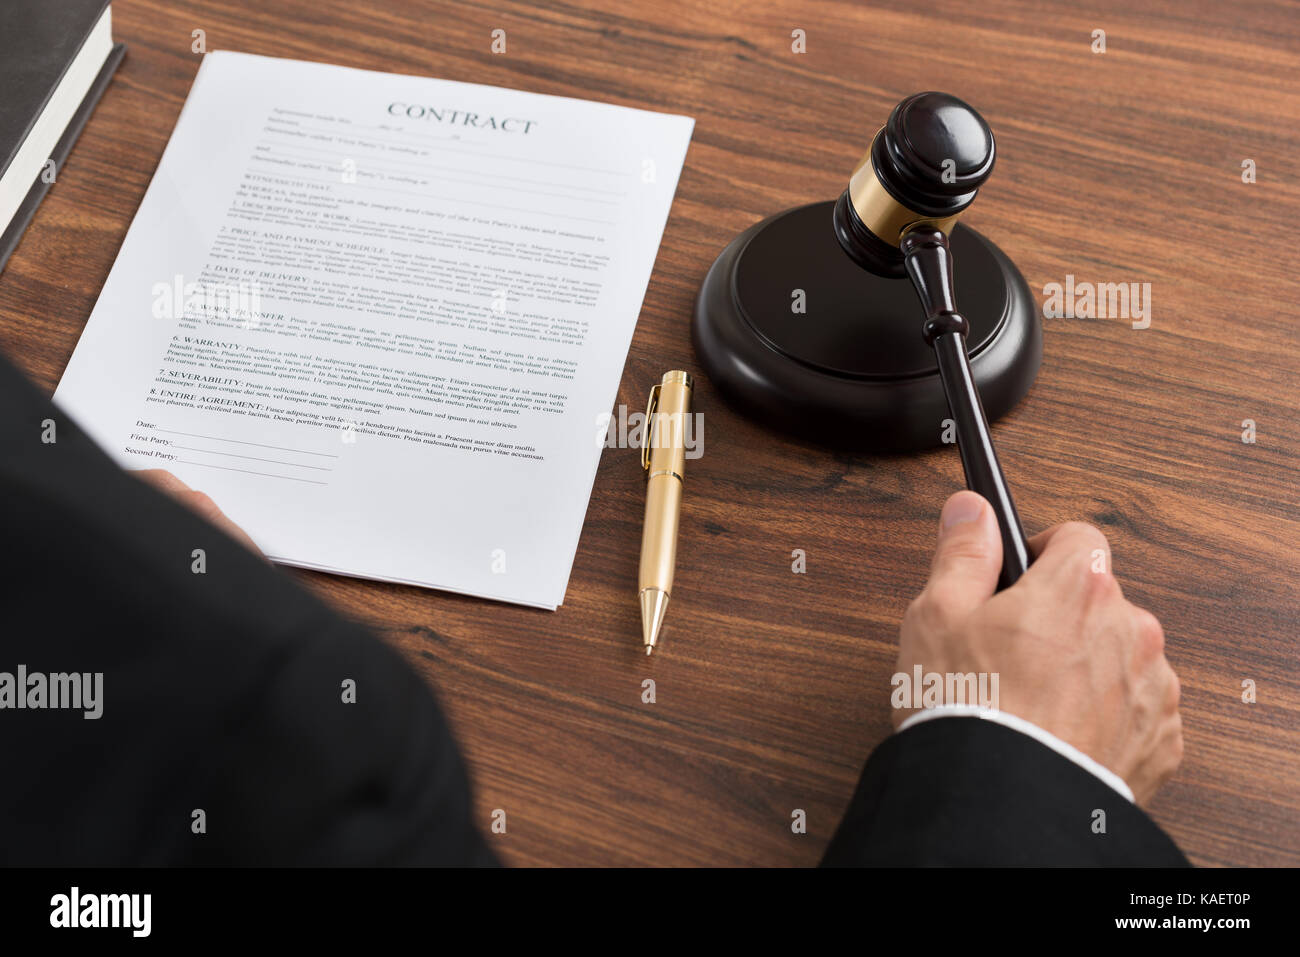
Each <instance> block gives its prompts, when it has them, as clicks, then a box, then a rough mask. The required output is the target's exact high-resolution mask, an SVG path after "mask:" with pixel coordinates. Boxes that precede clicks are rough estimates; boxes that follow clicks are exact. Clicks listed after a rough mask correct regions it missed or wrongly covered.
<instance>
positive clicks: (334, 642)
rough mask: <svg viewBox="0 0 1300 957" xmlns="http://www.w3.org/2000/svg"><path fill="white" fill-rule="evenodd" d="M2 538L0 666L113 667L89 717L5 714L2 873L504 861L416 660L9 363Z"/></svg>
mask: <svg viewBox="0 0 1300 957" xmlns="http://www.w3.org/2000/svg"><path fill="white" fill-rule="evenodd" d="M47 421H53V423H54V428H55V432H54V438H55V441H54V442H52V443H51V442H46V441H42V438H43V435H44V436H45V437H47V438H48V437H49V429H48V427H47V426H46V425H44V423H46V422H47ZM160 464H162V463H160ZM320 520H321V521H322V522H328V521H331V516H329V515H322V516H320ZM0 541H3V542H4V543H5V547H4V548H3V549H0V615H3V619H2V620H3V629H2V630H0V672H8V673H10V674H14V673H16V669H17V668H18V666H19V665H22V666H25V668H26V670H27V671H28V673H31V672H40V673H46V674H48V673H54V672H62V673H69V672H78V673H91V674H93V673H96V672H99V673H102V674H103V685H102V707H103V713H102V717H100V718H98V719H97V720H86V719H85V718H84V717H83V713H82V712H81V711H67V710H62V711H56V710H42V709H25V710H14V709H6V710H4V711H3V712H0V754H4V755H5V761H6V765H7V766H8V767H11V768H21V769H23V770H22V773H21V774H19V775H15V776H14V777H13V778H11V779H10V780H8V781H7V782H6V786H5V787H3V788H0V862H3V863H6V864H27V865H51V864H58V865H72V866H80V865H134V864H148V865H159V864H295V865H296V864H307V865H310V864H339V865H363V864H467V865H476V864H488V863H494V858H493V856H492V854H491V853H490V852H489V851H488V850H487V847H486V845H485V843H484V841H483V839H482V837H481V836H480V834H479V832H478V831H477V830H476V828H475V827H474V825H473V823H472V821H471V804H470V796H469V788H468V782H467V779H466V774H465V769H464V767H463V764H462V762H461V758H460V756H459V754H458V752H457V750H456V747H455V744H454V743H453V740H452V737H451V733H450V730H449V728H448V725H447V722H446V720H445V718H444V717H443V715H442V712H441V711H440V709H439V708H438V705H437V703H436V702H435V700H434V698H433V696H432V693H431V692H430V690H429V689H428V688H427V687H426V685H425V684H424V682H423V681H421V680H420V678H419V677H418V676H417V675H416V674H415V673H414V672H413V671H412V670H411V669H410V668H409V667H408V665H407V664H406V663H405V661H403V660H402V658H401V657H400V656H399V655H398V654H397V653H396V652H394V651H393V650H391V649H390V648H388V647H387V646H386V645H384V644H383V643H382V642H380V641H378V640H376V639H375V638H373V637H372V636H371V635H369V634H368V633H367V632H366V631H365V630H363V629H362V628H360V627H359V626H357V625H354V624H352V623H350V622H347V621H345V620H343V619H341V618H340V617H338V616H337V615H336V614H334V613H332V612H331V611H330V610H329V609H327V608H326V607H324V606H323V605H322V604H321V603H320V602H319V601H317V600H316V599H315V598H314V597H312V596H311V595H310V594H308V593H307V592H306V591H305V590H303V589H302V588H300V587H298V585H297V584H296V583H295V582H294V581H293V580H292V579H291V578H290V577H289V576H288V575H286V574H285V573H283V572H281V571H279V570H278V569H275V568H273V567H271V566H269V565H267V564H266V563H265V562H263V561H262V560H261V559H260V558H259V557H258V556H256V555H253V554H252V553H250V552H248V551H247V550H246V549H244V548H242V547H241V546H240V545H238V544H237V543H235V542H233V541H231V540H230V539H228V538H227V537H225V536H224V535H222V534H221V533H219V532H217V531H216V530H214V529H213V528H212V527H211V526H209V525H207V524H206V523H204V522H203V521H201V520H200V519H198V518H197V517H196V516H194V515H193V514H191V513H190V512H189V511H188V510H187V509H184V508H182V507H181V506H180V505H178V504H176V503H174V502H172V501H171V500H170V499H168V498H166V497H165V496H163V495H161V494H160V493H158V492H156V491H154V490H153V489H151V488H149V487H147V486H146V485H145V484H143V483H141V482H140V481H138V480H137V479H135V478H133V477H131V476H129V475H128V474H126V473H125V472H123V471H121V470H120V469H118V468H117V467H116V466H115V465H113V464H112V463H111V462H110V461H109V460H108V458H107V457H106V456H105V455H104V454H103V453H102V452H100V451H99V449H97V448H96V447H95V446H94V445H93V444H92V443H91V442H90V441H89V440H88V439H87V438H86V437H85V436H84V435H83V434H81V433H80V432H79V431H78V429H77V428H76V426H75V424H74V423H73V422H71V421H70V420H69V419H68V418H67V417H66V416H64V415H63V414H61V413H60V412H58V411H56V410H55V409H54V408H53V406H51V405H50V403H49V402H47V401H45V400H44V399H43V398H42V397H41V396H40V395H39V394H38V393H37V392H36V391H35V390H34V389H33V388H32V387H31V386H30V385H29V384H28V383H27V382H26V381H25V380H24V379H23V378H22V377H21V376H20V375H19V374H18V373H17V372H16V371H15V370H14V369H13V368H12V367H11V366H9V365H8V363H6V362H5V361H4V360H3V359H0ZM196 549H201V550H202V551H203V556H204V557H203V561H204V565H205V566H206V567H205V569H204V571H203V573H202V574H197V573H196V572H195V570H194V569H195V558H194V552H195V550H196ZM345 683H350V684H348V685H347V687H348V688H351V687H355V703H349V702H348V701H346V700H345V697H348V695H345Z"/></svg>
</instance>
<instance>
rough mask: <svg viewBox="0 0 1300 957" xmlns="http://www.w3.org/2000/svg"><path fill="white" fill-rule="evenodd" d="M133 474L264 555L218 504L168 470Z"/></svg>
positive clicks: (250, 549)
mask: <svg viewBox="0 0 1300 957" xmlns="http://www.w3.org/2000/svg"><path fill="white" fill-rule="evenodd" d="M132 474H134V475H135V476H136V477H138V478H141V479H143V480H144V481H146V482H148V483H149V484H150V485H152V486H153V487H154V488H156V489H159V490H160V491H163V492H166V493H167V494H168V495H170V496H171V497H172V498H174V499H176V501H178V502H180V503H181V504H182V505H184V506H185V507H186V508H188V509H189V510H190V511H192V512H195V513H196V514H197V515H198V516H199V517H200V518H202V519H203V520H204V521H206V522H208V523H209V524H211V525H215V526H216V527H217V528H219V529H220V530H221V531H223V532H225V533H226V534H227V535H229V536H230V537H231V538H233V539H234V540H235V541H237V542H239V543H240V544H241V545H243V546H244V547H246V548H247V549H248V550H249V551H251V552H253V553H254V554H256V555H261V554H262V553H261V551H259V550H258V547H257V546H256V545H255V544H253V540H252V539H251V538H249V537H248V533H247V532H245V531H244V530H243V529H242V528H240V527H239V526H238V525H236V524H235V523H234V522H232V521H231V520H230V519H228V518H227V517H226V513H225V512H223V511H222V510H221V509H219V508H217V503H216V502H214V501H212V499H210V498H209V497H208V496H207V495H205V494H203V493H202V492H196V491H195V490H194V489H192V488H190V487H189V486H188V485H186V484H185V483H184V482H182V481H181V480H180V479H178V478H177V477H176V476H175V475H172V473H171V472H168V471H167V470H166V469H139V470H136V471H133V473H132Z"/></svg>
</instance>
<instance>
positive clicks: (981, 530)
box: [925, 492, 1002, 615]
mask: <svg viewBox="0 0 1300 957" xmlns="http://www.w3.org/2000/svg"><path fill="white" fill-rule="evenodd" d="M1001 570H1002V538H1001V537H1000V536H999V534H998V523H997V519H996V518H995V517H994V515H993V509H992V508H990V507H989V503H988V502H986V501H985V500H984V498H983V497H982V496H980V495H977V494H976V493H974V492H958V493H957V494H956V495H953V496H951V497H950V498H949V499H948V501H947V502H945V503H944V506H943V514H942V515H941V516H940V517H939V544H938V547H936V549H935V552H934V562H933V564H932V565H931V566H930V581H929V582H928V583H927V584H926V586H925V589H926V591H927V592H929V593H930V595H931V596H932V597H933V598H935V599H936V600H937V601H939V602H941V603H942V604H943V606H944V607H945V608H946V609H947V610H948V611H950V612H952V613H953V614H956V615H964V614H968V613H970V612H972V611H974V610H975V609H976V608H978V607H979V606H980V605H982V604H984V602H986V601H988V600H989V599H990V598H992V597H993V593H994V592H995V591H997V587H998V573H999V572H1000V571H1001Z"/></svg>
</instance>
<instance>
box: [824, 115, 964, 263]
mask: <svg viewBox="0 0 1300 957" xmlns="http://www.w3.org/2000/svg"><path fill="white" fill-rule="evenodd" d="M881 129H884V127H881ZM879 135H880V133H879V132H877V133H876V136H879ZM875 143H876V140H875V137H872V139H871V145H872V146H873V147H874V146H875ZM849 199H850V200H852V201H853V208H854V209H855V210H856V211H857V214H858V218H859V219H860V220H862V224H863V225H864V226H866V227H867V229H869V230H871V231H872V232H873V233H874V234H875V235H876V236H878V237H880V238H881V239H883V240H884V241H885V242H887V243H889V244H890V245H892V246H897V245H898V244H899V242H900V241H901V240H902V238H903V234H904V233H905V232H907V231H908V230H909V229H911V228H912V227H913V226H931V227H933V228H935V229H938V230H940V231H941V232H943V233H944V235H947V234H948V233H950V232H952V227H953V224H954V223H956V222H957V220H958V219H959V218H960V216H961V213H957V214H956V215H954V216H945V217H943V218H942V219H935V218H934V217H933V216H926V215H924V214H922V213H918V212H917V211H916V210H914V209H909V208H908V207H906V206H904V205H903V204H902V203H900V202H899V201H898V200H896V199H894V197H893V196H891V195H890V194H889V190H887V189H885V187H884V186H883V185H882V184H881V182H880V178H879V177H878V176H876V170H875V167H874V166H873V165H872V163H871V149H868V150H867V153H866V155H865V156H863V157H862V159H861V160H860V161H859V162H858V165H857V166H856V167H854V170H853V175H852V176H850V177H849Z"/></svg>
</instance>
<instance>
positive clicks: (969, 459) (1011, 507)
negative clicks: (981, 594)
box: [933, 332, 1030, 591]
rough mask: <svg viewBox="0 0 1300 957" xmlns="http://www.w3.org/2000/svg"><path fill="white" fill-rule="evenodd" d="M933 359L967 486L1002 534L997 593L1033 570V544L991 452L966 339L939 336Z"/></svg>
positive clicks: (949, 335) (989, 436) (946, 334)
mask: <svg viewBox="0 0 1300 957" xmlns="http://www.w3.org/2000/svg"><path fill="white" fill-rule="evenodd" d="M933 345H934V354H935V357H936V358H937V359H938V360H939V376H940V378H941V379H942V380H943V391H944V393H945V394H946V395H947V396H948V411H949V412H950V413H951V414H952V418H953V422H954V423H955V424H956V431H957V448H958V450H959V451H960V452H961V464H962V468H963V469H964V470H965V471H966V487H967V488H969V489H970V490H971V491H972V492H978V493H979V494H980V495H983V496H984V497H985V498H986V499H988V502H989V504H990V505H992V506H993V513H994V514H995V515H996V516H997V519H998V528H999V530H1000V531H1001V532H1002V574H1001V576H1000V577H999V578H998V590H999V591H1001V590H1002V589H1004V588H1010V587H1011V586H1012V585H1014V584H1015V583H1016V580H1017V579H1019V578H1020V576H1021V575H1023V574H1024V573H1025V569H1027V568H1028V567H1029V561H1030V559H1029V545H1028V544H1027V543H1026V541H1025V530H1024V529H1023V528H1022V527H1021V525H1020V515H1019V513H1017V512H1016V503H1015V502H1014V501H1013V500H1012V498H1011V489H1010V488H1008V487H1007V479H1006V476H1004V475H1003V474H1002V466H1001V465H999V464H998V453H997V450H996V449H994V448H993V437H992V436H991V435H990V434H989V423H988V419H987V418H985V415H984V406H983V404H982V403H981V402H980V396H979V392H978V391H977V390H976V388H975V379H974V377H973V376H972V375H971V370H970V361H969V359H968V358H967V356H966V337H965V336H963V335H961V334H960V333H956V332H948V333H944V334H943V335H940V336H936V337H935V339H934V342H933Z"/></svg>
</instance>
